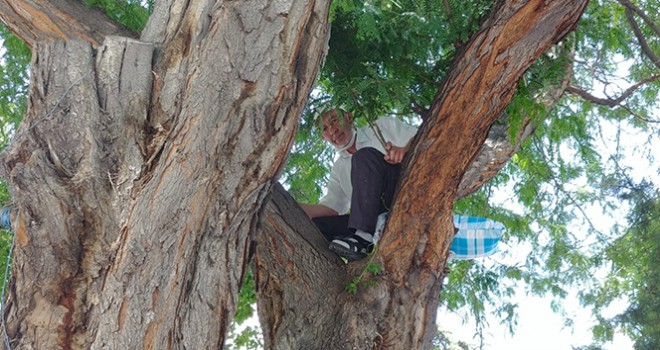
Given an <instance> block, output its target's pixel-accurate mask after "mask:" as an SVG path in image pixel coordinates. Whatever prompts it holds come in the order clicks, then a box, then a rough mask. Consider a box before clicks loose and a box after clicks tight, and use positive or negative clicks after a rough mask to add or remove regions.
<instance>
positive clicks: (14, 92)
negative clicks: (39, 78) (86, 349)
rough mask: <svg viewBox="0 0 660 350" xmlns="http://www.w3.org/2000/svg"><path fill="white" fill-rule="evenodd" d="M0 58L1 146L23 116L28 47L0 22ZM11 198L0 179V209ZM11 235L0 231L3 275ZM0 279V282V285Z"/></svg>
mask: <svg viewBox="0 0 660 350" xmlns="http://www.w3.org/2000/svg"><path fill="white" fill-rule="evenodd" d="M0 42H2V48H0V52H1V53H2V59H0V125H2V127H1V128H0V149H3V150H4V149H5V147H7V144H8V143H9V141H10V139H11V136H12V135H13V133H14V131H15V130H16V129H17V128H18V124H19V123H20V121H21V119H22V118H23V113H25V109H26V101H27V94H28V80H29V78H28V73H27V71H28V66H29V64H30V59H31V53H30V50H29V48H28V47H27V46H26V45H25V44H24V43H23V42H22V41H20V40H19V39H18V38H17V37H16V36H14V35H13V34H11V33H10V32H9V30H7V28H5V27H4V26H2V25H0ZM10 202H11V198H10V195H9V192H8V190H7V184H6V183H5V182H4V181H1V180H0V208H1V207H3V206H6V205H9V204H10ZM12 238H13V237H12V235H11V233H10V232H8V231H6V230H0V271H1V272H0V274H2V277H0V278H4V277H7V278H8V277H9V276H4V274H5V265H6V264H7V263H8V262H9V261H10V259H9V253H10V252H9V249H10V248H11V243H12ZM1 283H2V282H0V284H1Z"/></svg>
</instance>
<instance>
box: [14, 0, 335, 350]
mask: <svg viewBox="0 0 660 350" xmlns="http://www.w3.org/2000/svg"><path fill="white" fill-rule="evenodd" d="M328 6H329V4H328V3H327V2H324V1H320V2H315V1H296V0H294V1H273V2H267V1H238V2H237V1H222V2H213V1H207V0H199V1H195V0H193V1H169V2H168V1H159V2H158V6H157V8H156V9H155V12H154V15H153V16H152V18H151V19H150V22H149V25H148V27H147V29H145V31H144V33H143V35H142V39H143V40H142V41H133V40H127V39H124V38H113V37H108V38H106V40H105V41H104V44H103V45H102V46H99V47H92V46H91V45H90V44H89V43H87V42H84V41H77V40H73V41H64V42H62V41H58V42H47V43H41V42H38V43H36V45H34V50H33V61H32V69H33V71H32V75H31V79H32V80H31V83H30V101H29V107H28V109H29V110H28V112H27V114H26V116H25V118H24V121H23V123H22V125H21V127H20V129H19V130H18V131H17V133H16V135H15V137H14V140H13V142H12V145H11V147H9V149H8V150H7V151H6V152H5V153H4V154H3V156H2V164H3V168H4V169H3V170H4V175H5V178H7V179H8V180H9V181H10V182H11V186H10V187H11V192H12V195H13V198H14V200H15V201H16V203H17V205H18V208H19V213H18V218H17V220H16V221H17V222H16V223H15V231H16V238H17V242H18V244H17V247H16V250H15V264H14V270H13V271H14V276H16V279H15V281H16V282H15V283H14V284H13V285H12V288H11V291H10V294H11V298H10V300H11V303H10V305H9V308H8V312H7V315H6V317H7V321H8V326H9V329H8V335H9V337H10V338H11V340H12V346H14V347H17V348H40V349H44V348H64V349H69V348H93V349H107V348H112V349H136V348H149V349H166V348H189V349H204V348H219V347H221V344H222V343H223V341H224V335H225V332H226V330H227V326H228V324H229V322H230V321H231V317H232V315H233V312H234V310H235V303H236V297H237V293H238V290H239V286H240V281H241V278H242V275H243V273H244V270H245V265H246V263H247V260H246V257H247V255H248V254H247V253H248V251H247V247H248V246H249V242H250V241H252V237H253V232H254V231H255V230H254V227H255V225H256V222H257V219H258V213H259V212H260V210H261V207H262V205H263V201H264V199H265V198H266V196H267V195H268V193H269V192H270V187H271V185H272V181H273V179H274V178H275V177H276V175H277V174H278V173H279V171H280V169H281V167H282V163H283V161H284V159H285V158H286V154H287V152H288V149H289V147H290V144H291V142H292V140H293V136H294V132H295V125H296V122H297V118H298V116H299V114H300V112H301V110H302V108H303V106H304V102H305V100H306V97H307V95H308V93H309V91H310V89H311V86H312V83H313V81H314V79H315V77H316V74H317V71H318V67H319V65H320V62H321V60H322V57H323V54H324V49H325V47H326V45H327V29H328V25H327V17H328ZM92 42H93V41H92ZM154 47H155V49H154ZM152 62H154V63H152ZM3 346H4V343H3Z"/></svg>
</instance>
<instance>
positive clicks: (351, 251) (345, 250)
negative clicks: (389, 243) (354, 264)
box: [330, 235, 372, 261]
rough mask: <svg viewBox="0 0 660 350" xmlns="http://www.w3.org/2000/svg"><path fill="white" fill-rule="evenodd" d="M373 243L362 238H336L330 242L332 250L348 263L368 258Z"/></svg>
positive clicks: (355, 236) (354, 236)
mask: <svg viewBox="0 0 660 350" xmlns="http://www.w3.org/2000/svg"><path fill="white" fill-rule="evenodd" d="M371 246H372V243H371V242H369V241H367V240H365V239H363V238H362V237H360V236H357V235H353V236H349V237H342V238H335V239H333V240H332V242H330V250H331V251H333V252H334V253H336V254H337V255H339V256H341V257H344V258H346V260H348V261H354V260H359V259H362V258H364V257H366V256H367V254H369V251H370V249H371Z"/></svg>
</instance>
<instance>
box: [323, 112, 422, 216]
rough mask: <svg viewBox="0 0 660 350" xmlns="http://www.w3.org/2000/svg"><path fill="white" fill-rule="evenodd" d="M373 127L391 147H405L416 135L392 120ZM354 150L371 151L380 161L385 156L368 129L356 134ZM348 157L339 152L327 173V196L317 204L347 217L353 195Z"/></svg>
mask: <svg viewBox="0 0 660 350" xmlns="http://www.w3.org/2000/svg"><path fill="white" fill-rule="evenodd" d="M375 123H376V124H377V125H378V128H379V129H380V131H381V133H382V134H383V138H384V139H385V142H391V143H392V145H394V146H398V147H403V146H405V145H407V144H408V141H410V139H412V138H413V136H415V134H416V133H417V128H415V127H414V126H412V125H409V124H406V123H404V122H402V121H400V120H399V119H396V118H392V117H383V118H380V119H378V120H376V122H375ZM355 146H356V148H357V149H361V148H365V147H373V148H375V149H377V150H379V151H380V152H381V153H383V157H384V156H385V148H384V147H383V145H382V144H381V143H380V141H378V138H377V137H376V132H375V131H374V129H373V128H372V127H370V126H365V127H363V128H360V129H358V130H357V138H356V140H355ZM352 156H353V155H352V154H350V153H348V151H341V152H339V157H338V158H337V160H336V161H335V164H334V165H333V166H332V170H331V171H330V179H329V181H328V189H327V193H326V195H325V196H323V198H321V200H320V201H319V204H323V205H325V206H326V207H329V208H332V209H334V210H335V211H337V213H339V215H343V214H346V213H348V211H349V209H350V208H351V194H352V193H353V185H352V184H351V158H352Z"/></svg>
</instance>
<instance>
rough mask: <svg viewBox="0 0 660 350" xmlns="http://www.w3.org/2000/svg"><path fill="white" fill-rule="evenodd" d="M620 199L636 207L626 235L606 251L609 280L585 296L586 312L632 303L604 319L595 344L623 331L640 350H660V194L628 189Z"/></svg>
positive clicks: (642, 186) (648, 189)
mask: <svg viewBox="0 0 660 350" xmlns="http://www.w3.org/2000/svg"><path fill="white" fill-rule="evenodd" d="M619 190H620V192H619V196H620V197H621V198H622V199H624V198H625V199H626V200H629V201H631V202H632V204H633V208H632V210H631V211H630V214H629V215H628V227H627V229H625V233H624V234H623V235H622V236H621V237H619V238H618V239H617V240H615V241H614V242H612V244H611V245H609V246H608V247H607V248H606V249H605V250H604V251H603V254H604V256H605V257H606V259H607V261H608V262H609V264H611V267H610V269H609V271H610V273H609V274H608V276H607V278H606V279H605V280H604V281H603V282H602V283H600V285H599V287H598V288H597V289H594V290H587V291H585V292H584V293H581V300H582V302H583V304H584V305H585V306H591V307H593V308H594V312H595V313H596V314H598V313H599V312H601V310H604V309H605V308H606V307H608V306H609V305H611V304H612V303H614V302H616V301H619V300H620V299H621V298H627V299H628V300H629V302H630V305H629V306H628V308H627V309H626V310H625V311H624V312H623V313H621V314H619V315H616V316H615V317H611V318H605V317H602V316H601V317H599V321H600V324H599V325H598V326H597V327H596V328H595V329H594V339H595V340H597V341H607V340H610V339H611V337H612V335H613V331H614V329H616V327H619V326H620V327H622V328H623V329H624V331H625V332H626V333H627V334H628V335H630V336H631V338H632V339H633V340H634V342H635V349H636V350H648V349H658V348H660V311H659V310H660V293H658V291H659V290H660V269H658V266H660V192H658V191H657V190H655V189H654V187H653V185H652V184H650V183H641V184H639V185H634V184H630V183H628V184H622V185H621V187H620V188H619Z"/></svg>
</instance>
